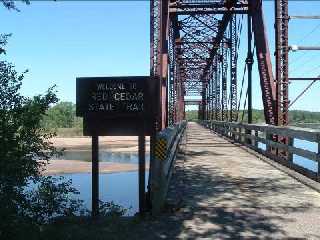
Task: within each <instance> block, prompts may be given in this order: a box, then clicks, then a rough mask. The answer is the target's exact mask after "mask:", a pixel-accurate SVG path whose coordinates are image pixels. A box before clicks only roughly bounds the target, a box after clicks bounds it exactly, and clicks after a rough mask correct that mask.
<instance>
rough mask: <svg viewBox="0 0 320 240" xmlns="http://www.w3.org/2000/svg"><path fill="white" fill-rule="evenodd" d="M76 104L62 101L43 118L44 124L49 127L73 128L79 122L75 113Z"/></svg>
mask: <svg viewBox="0 0 320 240" xmlns="http://www.w3.org/2000/svg"><path fill="white" fill-rule="evenodd" d="M75 112H76V110H75V104H73V103H71V102H60V103H58V104H57V105H55V106H53V107H51V108H49V109H48V111H47V112H46V116H45V117H44V118H43V121H42V125H43V127H45V128H47V129H56V128H71V127H74V126H75V125H76V124H79V123H78V122H79V120H77V117H76V114H75Z"/></svg>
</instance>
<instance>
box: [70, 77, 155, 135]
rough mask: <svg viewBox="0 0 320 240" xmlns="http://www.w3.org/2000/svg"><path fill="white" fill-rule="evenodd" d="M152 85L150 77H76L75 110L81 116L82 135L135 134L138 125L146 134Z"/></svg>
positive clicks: (138, 128) (152, 105)
mask: <svg viewBox="0 0 320 240" xmlns="http://www.w3.org/2000/svg"><path fill="white" fill-rule="evenodd" d="M155 86H156V84H155V79H150V77H86V78H77V107H76V112H77V116H81V117H84V135H94V134H96V135H100V136H102V135H138V131H139V130H141V128H143V129H144V130H143V131H144V132H145V133H146V134H148V132H149V130H150V127H149V126H148V123H149V122H153V119H154V116H155V111H154V109H155V108H154V105H155V102H154V100H155V99H156V97H155V94H156V91H155ZM150 125H151V124H150Z"/></svg>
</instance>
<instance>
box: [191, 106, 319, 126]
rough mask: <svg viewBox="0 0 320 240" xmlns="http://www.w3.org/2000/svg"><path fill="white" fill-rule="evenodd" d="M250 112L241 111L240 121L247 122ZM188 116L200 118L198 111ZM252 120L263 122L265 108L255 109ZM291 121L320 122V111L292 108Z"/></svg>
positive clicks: (292, 122) (298, 122) (193, 118)
mask: <svg viewBox="0 0 320 240" xmlns="http://www.w3.org/2000/svg"><path fill="white" fill-rule="evenodd" d="M242 115H243V118H242ZM247 117H248V114H247V111H242V110H241V111H239V121H240V122H241V121H243V122H246V121H247V119H248V118H247ZM186 118H187V119H188V120H189V121H196V120H198V111H197V110H192V111H186ZM252 121H253V123H263V122H265V119H264V112H263V110H258V109H253V110H252ZM289 123H290V124H292V125H295V124H301V123H320V112H310V111H302V110H292V111H290V112H289Z"/></svg>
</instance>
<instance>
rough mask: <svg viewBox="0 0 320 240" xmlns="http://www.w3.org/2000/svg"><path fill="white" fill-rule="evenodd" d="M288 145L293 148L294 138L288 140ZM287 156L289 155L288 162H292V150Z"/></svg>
mask: <svg viewBox="0 0 320 240" xmlns="http://www.w3.org/2000/svg"><path fill="white" fill-rule="evenodd" d="M288 145H289V146H290V147H293V145H294V138H293V137H289V138H288ZM287 154H288V161H289V162H292V161H293V153H292V152H291V151H290V150H288V153H287Z"/></svg>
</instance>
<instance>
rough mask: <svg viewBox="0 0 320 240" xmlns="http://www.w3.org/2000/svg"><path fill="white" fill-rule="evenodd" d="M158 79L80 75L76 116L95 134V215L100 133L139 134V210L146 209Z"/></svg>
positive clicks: (94, 209)
mask: <svg viewBox="0 0 320 240" xmlns="http://www.w3.org/2000/svg"><path fill="white" fill-rule="evenodd" d="M157 81H158V80H157V79H155V78H151V77H86V78H77V104H76V113H77V116H80V117H83V135H84V136H92V216H94V217H95V216H97V215H98V214H99V140H98V139H99V136H139V137H138V145H139V180H138V183H139V212H140V213H142V212H143V211H144V210H145V136H146V135H151V134H153V133H154V131H155V130H154V126H155V124H154V123H155V119H156V110H157V107H156V106H157V97H156V96H157V91H156V89H157V86H158V84H157Z"/></svg>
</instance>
